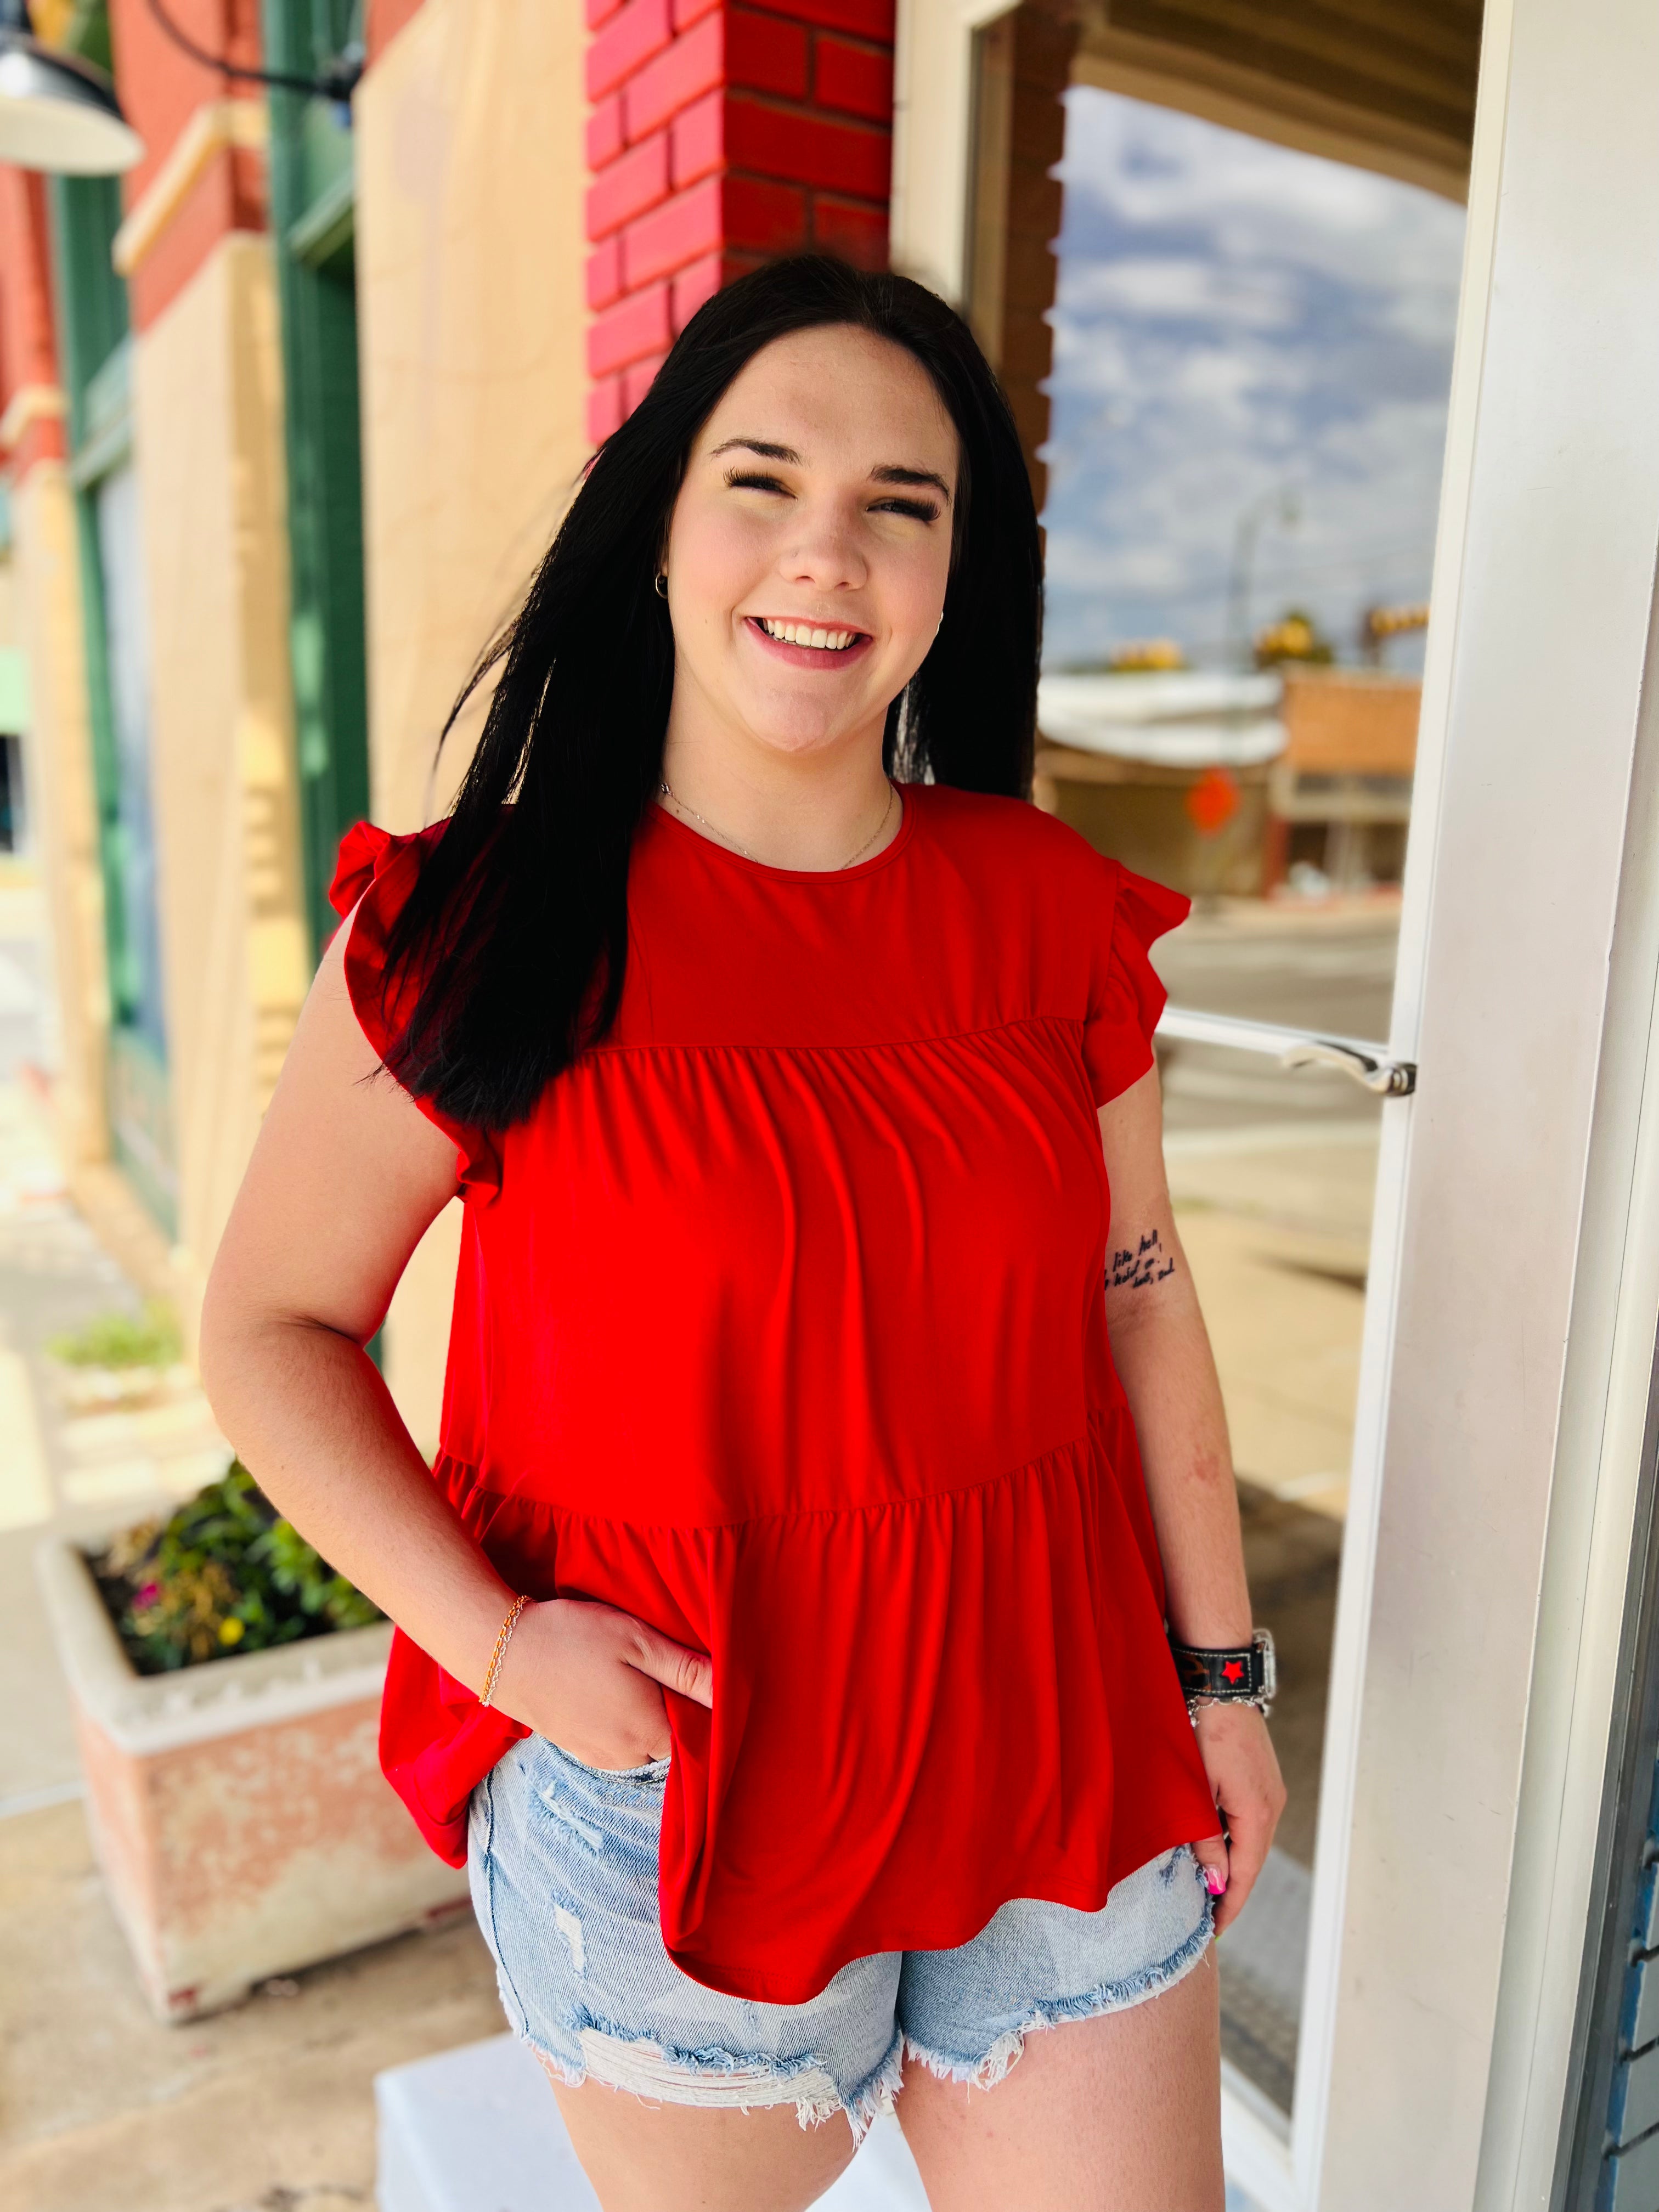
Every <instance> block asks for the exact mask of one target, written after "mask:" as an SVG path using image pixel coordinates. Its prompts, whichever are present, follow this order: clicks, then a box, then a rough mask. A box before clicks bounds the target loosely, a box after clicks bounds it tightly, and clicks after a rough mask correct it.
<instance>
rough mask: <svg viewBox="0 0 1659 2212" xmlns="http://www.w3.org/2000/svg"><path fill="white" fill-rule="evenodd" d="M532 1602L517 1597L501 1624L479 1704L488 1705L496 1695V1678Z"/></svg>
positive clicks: (485, 1669)
mask: <svg viewBox="0 0 1659 2212" xmlns="http://www.w3.org/2000/svg"><path fill="white" fill-rule="evenodd" d="M529 1602H530V1600H529V1599H528V1598H527V1597H515V1598H514V1599H513V1605H512V1609H511V1611H510V1612H509V1613H508V1614H507V1619H506V1620H504V1621H503V1622H502V1623H501V1634H500V1635H499V1636H498V1637H497V1638H495V1650H493V1651H492V1652H491V1653H490V1655H489V1666H487V1667H486V1668H484V1678H483V1689H482V1690H480V1691H479V1692H478V1703H479V1704H480V1705H488V1704H489V1701H490V1699H492V1698H493V1697H494V1696H495V1677H496V1676H497V1675H498V1674H500V1673H501V1662H502V1660H503V1659H505V1658H506V1656H507V1645H508V1644H510V1643H511V1642H512V1641H513V1630H514V1629H515V1628H516V1627H517V1626H518V1625H519V1615H520V1613H522V1612H523V1611H524V1609H525V1607H526V1606H527V1605H528V1604H529Z"/></svg>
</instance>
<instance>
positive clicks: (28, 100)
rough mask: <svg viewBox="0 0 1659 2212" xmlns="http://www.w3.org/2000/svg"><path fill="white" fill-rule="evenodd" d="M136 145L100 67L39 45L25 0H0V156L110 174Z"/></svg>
mask: <svg viewBox="0 0 1659 2212" xmlns="http://www.w3.org/2000/svg"><path fill="white" fill-rule="evenodd" d="M143 151H144V142H143V139H142V138H141V137H139V136H138V133H137V131H135V130H134V129H133V128H132V126H131V124H130V123H129V122H128V121H127V119H126V118H125V115H123V114H122V112H121V106H120V102H119V101H118V100H117V99H116V97H115V87H114V86H113V84H112V83H111V82H110V80H109V78H108V77H107V76H106V75H105V73H104V71H103V70H100V69H96V68H94V66H93V64H92V63H90V62H86V61H82V59H81V58H80V56H79V55H78V54H64V53H59V52H58V51H57V49H56V48H55V47H52V46H43V45H42V44H41V42H40V40H39V39H37V38H36V37H35V35H34V26H33V22H32V21H31V20H30V17H29V8H28V0H0V161H11V162H15V164H16V166H17V167H19V168H20V169H48V170H51V171H52V172H54V173H56V174H58V175H60V176H69V177H111V176H115V175H118V173H120V172H121V171H122V170H124V169H130V168H131V167H132V166H133V164H134V162H135V161H139V160H140V159H141V158H142V157H143Z"/></svg>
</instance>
